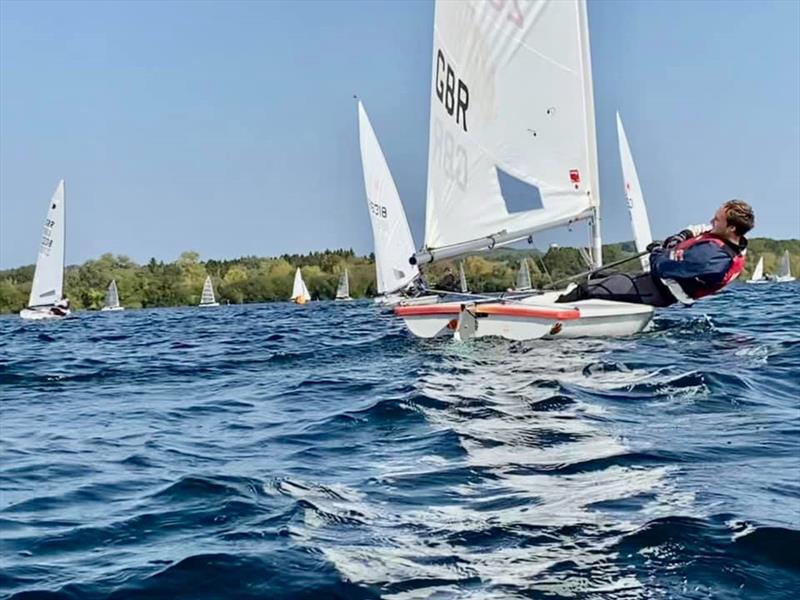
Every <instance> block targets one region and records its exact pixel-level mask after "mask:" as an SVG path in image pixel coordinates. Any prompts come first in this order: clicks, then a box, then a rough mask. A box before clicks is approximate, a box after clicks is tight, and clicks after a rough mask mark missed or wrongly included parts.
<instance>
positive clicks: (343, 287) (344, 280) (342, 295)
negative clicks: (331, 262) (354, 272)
mask: <svg viewBox="0 0 800 600" xmlns="http://www.w3.org/2000/svg"><path fill="white" fill-rule="evenodd" d="M347 298H350V279H349V278H348V277H347V269H345V270H344V273H342V274H341V276H340V277H339V286H338V287H337V288H336V299H337V300H345V299H347Z"/></svg>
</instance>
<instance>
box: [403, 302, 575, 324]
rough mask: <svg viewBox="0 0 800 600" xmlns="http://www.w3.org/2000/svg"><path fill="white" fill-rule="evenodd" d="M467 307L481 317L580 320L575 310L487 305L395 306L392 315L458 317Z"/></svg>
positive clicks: (515, 305) (502, 304)
mask: <svg viewBox="0 0 800 600" xmlns="http://www.w3.org/2000/svg"><path fill="white" fill-rule="evenodd" d="M467 307H469V308H471V309H472V310H474V311H475V312H476V313H477V314H481V315H497V316H506V317H523V318H524V317H528V318H534V319H552V320H554V321H572V320H575V319H580V318H581V312H580V310H578V309H576V308H566V307H565V308H563V309H558V308H547V307H543V306H523V305H519V304H505V303H487V304H474V305H470V304H469V303H460V304H433V305H429V306H424V305H423V306H397V307H395V309H394V314H396V315H397V316H398V317H404V318H405V317H428V316H437V315H458V314H459V313H460V312H461V311H462V310H465V309H466V308H467Z"/></svg>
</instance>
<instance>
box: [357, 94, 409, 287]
mask: <svg viewBox="0 0 800 600" xmlns="http://www.w3.org/2000/svg"><path fill="white" fill-rule="evenodd" d="M358 131H359V142H360V146H361V165H362V167H363V170H364V186H365V188H366V192H367V208H368V209H369V218H370V221H371V222H372V237H373V239H374V242H375V274H376V276H377V282H378V293H379V294H390V293H392V292H396V291H398V290H402V289H404V288H406V287H407V286H408V284H409V283H411V282H412V281H413V280H414V279H416V278H417V276H418V275H419V269H418V268H417V267H416V266H412V265H411V264H409V262H408V259H409V258H410V257H411V255H412V254H414V250H415V249H416V248H415V247H414V240H413V238H412V237H411V229H409V227H408V220H407V219H406V213H405V210H403V204H402V202H401V201H400V194H398V192H397V187H396V186H395V184H394V179H392V174H391V172H390V171H389V166H388V165H387V164H386V159H385V158H384V156H383V152H382V151H381V147H380V144H379V143H378V138H377V137H375V132H374V131H373V129H372V125H371V124H370V122H369V117H368V116H367V112H366V110H364V106H363V105H362V104H361V102H359V103H358Z"/></svg>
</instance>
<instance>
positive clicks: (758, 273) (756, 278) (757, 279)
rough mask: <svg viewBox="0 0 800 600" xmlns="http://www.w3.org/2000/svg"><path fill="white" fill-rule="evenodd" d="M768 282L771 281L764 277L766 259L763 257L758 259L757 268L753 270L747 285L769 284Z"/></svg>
mask: <svg viewBox="0 0 800 600" xmlns="http://www.w3.org/2000/svg"><path fill="white" fill-rule="evenodd" d="M768 281H769V279H767V278H766V277H764V257H763V256H761V257H759V259H758V263H757V264H756V268H755V269H753V274H752V275H751V276H750V279H748V280H747V283H767V282H768Z"/></svg>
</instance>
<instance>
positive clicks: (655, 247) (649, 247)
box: [645, 242, 662, 252]
mask: <svg viewBox="0 0 800 600" xmlns="http://www.w3.org/2000/svg"><path fill="white" fill-rule="evenodd" d="M661 247H662V246H661V242H650V243H649V244H647V248H645V250H647V251H648V252H652V251H653V250H658V249H659V248H661Z"/></svg>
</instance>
